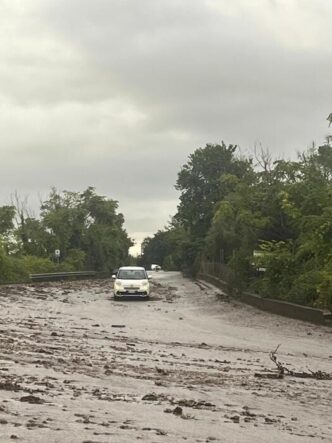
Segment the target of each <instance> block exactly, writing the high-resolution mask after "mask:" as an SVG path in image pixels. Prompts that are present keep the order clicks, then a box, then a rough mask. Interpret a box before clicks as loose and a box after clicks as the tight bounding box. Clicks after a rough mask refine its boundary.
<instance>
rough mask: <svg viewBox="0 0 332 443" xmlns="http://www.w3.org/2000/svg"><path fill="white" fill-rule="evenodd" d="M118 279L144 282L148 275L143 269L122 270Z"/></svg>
mask: <svg viewBox="0 0 332 443" xmlns="http://www.w3.org/2000/svg"><path fill="white" fill-rule="evenodd" d="M117 278H120V279H122V280H143V279H145V278H146V273H145V271H144V270H143V269H120V271H119V272H118V275H117Z"/></svg>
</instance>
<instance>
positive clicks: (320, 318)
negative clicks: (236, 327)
mask: <svg viewBox="0 0 332 443" xmlns="http://www.w3.org/2000/svg"><path fill="white" fill-rule="evenodd" d="M198 278H200V279H202V280H206V281H207V282H209V283H211V284H213V285H215V286H217V287H218V288H220V289H222V290H223V291H225V292H229V285H228V284H227V283H226V282H224V281H222V280H220V279H218V278H216V277H214V276H213V275H208V274H199V275H198ZM235 298H236V299H237V300H240V301H242V302H243V303H246V304H248V305H251V306H254V307H256V308H259V309H262V310H264V311H268V312H272V313H274V314H279V315H283V316H285V317H291V318H296V319H299V320H304V321H309V322H311V323H318V324H325V325H332V314H331V313H329V312H327V313H326V312H324V311H322V310H321V309H315V308H310V307H308V306H301V305H296V304H294V303H288V302H284V301H281V300H273V299H271V298H264V297H260V296H259V295H257V294H252V293H250V292H243V293H242V294H237V295H236V297H235Z"/></svg>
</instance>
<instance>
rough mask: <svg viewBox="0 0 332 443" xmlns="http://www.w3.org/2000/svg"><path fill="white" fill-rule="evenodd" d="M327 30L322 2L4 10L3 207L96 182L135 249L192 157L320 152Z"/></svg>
mask: <svg viewBox="0 0 332 443" xmlns="http://www.w3.org/2000/svg"><path fill="white" fill-rule="evenodd" d="M331 22H332V1H331V0H249V1H248V0H232V1H230V0H0V137H1V138H0V152H1V163H0V205H2V204H7V203H8V202H9V199H10V194H11V193H13V191H15V190H17V191H18V192H19V193H20V194H21V195H30V200H31V201H33V200H34V199H36V198H37V196H38V195H41V196H42V197H44V196H45V197H46V196H47V193H48V190H49V188H50V187H51V186H56V187H57V188H58V189H59V190H63V189H67V190H73V191H80V190H84V189H86V188H87V187H88V186H95V187H96V190H97V192H98V193H99V194H102V195H106V196H108V197H111V198H113V199H116V200H118V201H119V205H120V211H121V212H122V213H123V214H124V216H125V219H126V228H127V230H128V232H129V234H130V235H131V236H132V237H133V238H135V239H136V240H137V241H140V240H141V239H142V238H143V237H145V236H146V235H148V234H153V233H154V232H155V231H156V230H157V229H159V228H162V227H163V226H164V225H165V224H166V223H167V221H168V219H169V215H171V214H174V213H175V211H176V205H177V198H178V195H177V193H176V191H175V190H174V184H175V181H176V177H177V173H178V171H179V170H180V168H181V166H182V165H183V164H184V163H185V162H186V159H187V157H188V155H189V154H190V153H191V152H193V151H194V150H195V149H196V148H198V147H203V146H205V144H206V143H216V142H220V141H221V140H224V141H225V142H226V143H233V144H239V145H240V146H241V150H242V152H244V153H249V152H250V151H252V150H253V147H254V145H255V143H261V144H262V145H263V146H264V147H266V148H268V149H269V150H270V151H271V152H272V153H274V154H275V155H278V156H280V155H283V156H285V157H286V158H288V157H291V156H295V153H296V151H298V150H303V149H306V147H308V146H309V145H310V144H311V142H312V141H316V142H317V143H321V142H322V141H323V140H324V137H325V136H326V135H327V134H328V127H327V126H328V125H327V121H326V117H327V115H328V114H329V113H330V112H332V100H331V98H332V81H331V79H332V26H331Z"/></svg>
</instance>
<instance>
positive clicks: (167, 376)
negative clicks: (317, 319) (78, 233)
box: [0, 272, 332, 443]
mask: <svg viewBox="0 0 332 443" xmlns="http://www.w3.org/2000/svg"><path fill="white" fill-rule="evenodd" d="M111 287H112V284H111V282H110V280H101V281H84V282H64V283H40V284H34V285H12V286H7V287H0V308H1V316H0V346H1V347H0V442H1V443H2V442H7V441H8V442H12V441H19V442H31V443H37V442H43V443H45V442H48V443H53V442H59V443H60V442H61V443H73V442H79V443H83V442H84V443H106V442H107V443H108V442H113V443H121V442H130V443H131V442H134V441H143V442H154V443H159V442H163V443H168V442H169V443H170V442H172V443H178V442H182V441H183V442H188V443H192V442H201V443H203V442H257V443H258V442H264V443H266V442H302V443H304V442H308V441H312V442H316V441H317V442H320V441H325V442H326V441H332V380H315V379H308V378H298V377H292V376H286V377H284V378H283V379H276V378H268V377H274V376H275V375H276V366H275V365H274V363H273V362H272V361H271V360H270V358H269V352H270V351H273V350H275V349H276V348H277V346H278V345H279V344H280V347H279V349H278V352H277V357H278V359H279V360H280V361H281V362H282V363H283V364H284V365H287V367H289V368H290V369H293V370H295V371H297V372H300V371H306V372H308V371H309V369H311V370H312V371H318V370H320V371H324V372H326V373H332V330H331V329H329V328H327V327H322V326H315V325H311V324H308V323H304V322H300V321H295V320H290V319H285V318H283V317H279V316H275V315H272V314H267V313H264V312H261V311H257V310H255V309H254V308H251V307H248V306H245V305H242V304H240V303H238V302H234V301H232V300H228V298H227V297H225V296H224V295H222V294H221V293H220V291H219V290H218V289H216V288H214V287H212V286H210V285H208V284H206V283H203V282H193V281H190V280H188V279H184V278H183V277H182V276H181V274H180V273H175V272H167V273H166V272H158V273H154V274H153V297H152V298H151V300H150V301H147V302H143V301H120V302H116V301H114V300H113V299H112V296H111ZM255 374H256V375H255ZM257 374H258V375H259V374H263V377H259V376H257Z"/></svg>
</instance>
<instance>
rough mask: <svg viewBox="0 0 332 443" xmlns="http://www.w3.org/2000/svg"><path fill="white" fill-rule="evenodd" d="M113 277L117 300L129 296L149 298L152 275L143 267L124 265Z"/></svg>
mask: <svg viewBox="0 0 332 443" xmlns="http://www.w3.org/2000/svg"><path fill="white" fill-rule="evenodd" d="M112 278H113V279H114V298H115V299H116V300H117V299H119V298H121V297H128V296H134V297H144V298H148V297H149V295H150V282H149V280H150V277H149V276H148V274H147V273H146V270H145V268H143V267H139V266H123V267H121V268H119V270H118V272H117V274H116V275H115V274H114V275H112Z"/></svg>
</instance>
